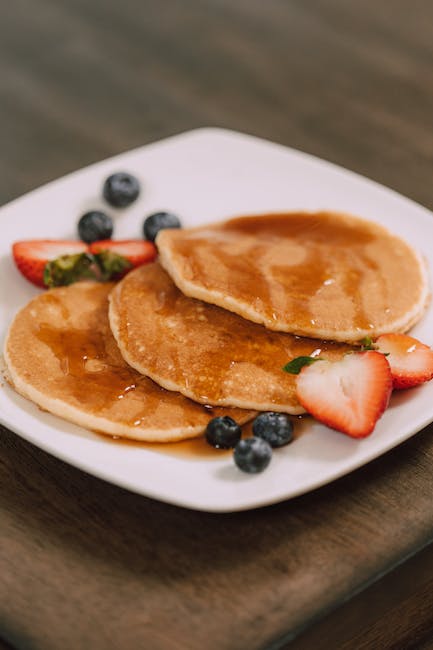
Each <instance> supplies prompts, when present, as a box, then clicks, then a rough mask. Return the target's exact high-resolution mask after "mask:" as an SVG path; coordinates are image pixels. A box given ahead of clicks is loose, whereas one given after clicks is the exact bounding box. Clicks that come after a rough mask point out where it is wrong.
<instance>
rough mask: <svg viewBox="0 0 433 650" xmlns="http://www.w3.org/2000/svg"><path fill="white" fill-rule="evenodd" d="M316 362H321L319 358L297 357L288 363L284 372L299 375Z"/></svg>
mask: <svg viewBox="0 0 433 650" xmlns="http://www.w3.org/2000/svg"><path fill="white" fill-rule="evenodd" d="M316 361H320V359H319V357H296V358H295V359H292V360H291V361H289V363H286V365H285V366H284V367H283V370H284V372H289V373H290V374H292V375H299V373H300V372H301V370H302V368H303V367H304V366H311V364H313V363H315V362H316Z"/></svg>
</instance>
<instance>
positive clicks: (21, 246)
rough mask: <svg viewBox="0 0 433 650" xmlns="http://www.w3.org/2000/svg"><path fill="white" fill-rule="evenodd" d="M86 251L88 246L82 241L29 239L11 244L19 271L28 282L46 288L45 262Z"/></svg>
mask: <svg viewBox="0 0 433 650" xmlns="http://www.w3.org/2000/svg"><path fill="white" fill-rule="evenodd" d="M87 251H88V246H87V244H84V243H83V242H79V241H67V240H57V239H30V240H26V241H18V242H15V243H14V244H13V246H12V255H13V258H14V261H15V264H16V266H17V268H18V269H19V271H20V272H21V273H22V274H23V276H24V277H25V278H26V279H27V280H29V282H32V283H33V284H35V285H36V286H38V287H43V288H46V284H45V283H44V270H45V267H46V265H47V262H50V261H51V260H54V259H56V258H57V257H63V256H64V255H77V254H80V253H86V252H87Z"/></svg>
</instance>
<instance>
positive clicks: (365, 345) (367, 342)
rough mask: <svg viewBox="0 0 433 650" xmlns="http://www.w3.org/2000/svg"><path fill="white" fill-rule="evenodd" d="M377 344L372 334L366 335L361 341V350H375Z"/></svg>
mask: <svg viewBox="0 0 433 650" xmlns="http://www.w3.org/2000/svg"><path fill="white" fill-rule="evenodd" d="M375 349H376V346H375V345H374V343H373V339H372V338H371V336H366V337H365V338H363V339H362V341H361V350H375Z"/></svg>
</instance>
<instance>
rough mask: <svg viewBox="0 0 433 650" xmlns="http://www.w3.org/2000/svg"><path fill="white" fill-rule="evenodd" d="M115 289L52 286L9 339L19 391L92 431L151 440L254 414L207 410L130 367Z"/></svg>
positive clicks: (13, 375)
mask: <svg viewBox="0 0 433 650" xmlns="http://www.w3.org/2000/svg"><path fill="white" fill-rule="evenodd" d="M112 287H113V285H112V284H97V283H87V282H82V283H78V284H74V285H71V286H69V287H63V288H59V289H52V290H50V291H48V292H46V293H43V294H41V295H39V296H38V297H36V298H34V299H33V300H32V301H31V302H30V303H29V304H28V305H27V306H26V307H24V309H22V310H21V311H20V312H19V313H18V315H17V316H16V317H15V320H14V321H13V323H12V325H11V327H10V330H9V333H8V337H7V340H6V344H5V360H6V364H7V370H8V373H9V378H10V380H11V382H12V384H13V386H14V387H15V389H16V390H17V392H18V393H20V394H21V395H24V397H27V398H29V399H30V400H32V401H33V402H35V403H36V404H38V405H39V406H40V407H41V408H42V409H44V410H47V411H50V412H51V413H54V414H55V415H59V416H60V417H62V418H64V419H66V420H70V421H71V422H74V423H76V424H78V425H81V426H83V427H87V428H88V429H93V430H96V431H100V432H102V433H108V434H111V435H116V436H124V437H128V438H134V439H136V440H146V441H150V442H154V441H157V442H166V441H174V440H182V439H184V438H192V437H195V436H197V435H199V434H200V433H202V432H203V430H204V428H205V427H206V424H207V423H208V421H209V420H210V419H211V418H212V417H215V416H217V415H230V416H231V417H233V418H234V419H236V421H238V422H239V423H242V422H245V421H246V420H248V419H249V418H251V417H252V414H251V413H246V412H245V411H240V410H236V409H233V410H230V409H207V408H205V407H203V406H202V405H200V404H196V403H194V402H192V401H190V400H188V399H186V398H185V397H183V395H180V394H178V393H173V392H171V391H166V390H164V389H163V388H161V387H160V386H157V385H156V384H154V383H153V382H152V381H151V380H150V379H148V378H147V377H143V376H142V375H140V374H139V373H138V372H136V371H135V370H133V369H132V368H129V367H128V366H127V365H126V363H125V362H124V360H123V358H122V356H121V354H120V352H119V349H118V347H117V345H116V342H115V340H114V338H113V336H112V334H111V331H110V328H109V324H108V294H109V292H110V291H111V289H112Z"/></svg>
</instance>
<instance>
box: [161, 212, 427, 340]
mask: <svg viewBox="0 0 433 650" xmlns="http://www.w3.org/2000/svg"><path fill="white" fill-rule="evenodd" d="M288 214H289V213H288ZM335 214H338V215H340V216H343V217H344V216H347V217H349V218H353V219H357V220H359V221H365V222H366V223H367V224H373V225H374V226H377V227H379V228H381V229H383V230H384V231H385V232H386V233H387V234H388V235H391V236H392V237H396V238H398V239H399V240H400V241H402V242H403V243H404V244H405V245H406V246H407V247H408V249H409V250H410V251H411V253H412V254H413V256H414V258H415V260H416V262H417V264H418V269H419V272H420V276H421V281H422V283H423V284H422V288H421V292H420V294H421V295H420V299H419V300H418V302H417V303H415V305H414V306H413V308H412V309H411V310H410V311H409V312H407V313H406V314H404V315H403V316H402V317H400V318H398V319H396V320H394V321H392V322H391V323H390V324H389V325H388V326H386V327H379V328H375V329H362V330H358V331H357V332H356V333H354V332H353V330H343V331H335V332H331V331H330V330H322V329H318V328H312V329H308V328H306V329H302V328H299V329H298V328H288V327H287V325H286V323H285V322H283V321H279V320H270V319H266V318H265V317H264V316H262V315H261V314H259V313H258V312H256V311H255V310H254V309H252V308H251V307H250V306H249V305H248V304H246V303H244V302H242V301H239V300H235V299H234V298H232V297H231V296H227V295H225V294H224V293H222V292H221V291H216V290H215V289H212V291H211V292H210V291H206V290H205V289H203V288H202V286H201V285H199V284H196V283H195V282H193V281H191V280H185V279H184V278H183V277H182V276H181V275H180V273H179V271H178V268H176V265H175V264H174V263H173V260H172V257H173V256H172V255H171V254H170V253H169V252H168V251H169V250H170V249H169V246H162V247H160V246H159V243H160V242H161V241H162V242H163V241H164V239H165V238H167V237H170V236H171V233H168V235H166V232H168V231H164V230H161V231H160V232H159V233H158V236H157V238H156V241H155V243H156V246H157V248H158V253H159V262H160V264H161V266H162V267H163V268H164V269H165V270H166V271H167V273H168V274H169V276H170V277H171V279H172V280H173V282H174V283H175V285H176V286H177V288H178V289H179V290H180V291H181V292H182V293H183V294H184V295H185V296H188V297H189V298H195V299H197V300H202V301H203V302H207V303H209V304H212V305H216V306H217V307H221V308H223V309H227V310H228V311H231V312H233V313H235V314H237V315H238V316H240V317H241V318H245V319H247V320H250V321H252V322H253V323H257V324H258V325H263V326H264V327H266V328H267V329H269V330H271V331H276V332H286V333H289V334H293V335H294V336H305V337H308V338H313V339H322V340H325V341H335V342H337V343H349V344H351V345H360V344H361V342H362V339H364V338H365V337H372V338H377V337H379V336H381V335H382V334H389V333H405V332H408V331H409V330H410V329H411V328H412V327H413V326H414V325H416V323H418V322H419V321H420V319H421V318H422V316H423V314H424V313H425V311H426V309H427V307H428V305H429V302H430V297H431V293H430V288H429V276H428V265H427V262H426V260H425V259H424V257H423V256H422V255H421V254H420V253H419V252H418V251H417V250H416V249H414V248H413V247H412V246H411V245H410V244H408V243H407V242H406V241H405V240H404V239H403V238H402V237H399V236H398V235H394V234H393V233H392V232H391V231H390V230H388V229H387V228H386V227H385V226H382V225H381V224H377V223H375V222H374V221H368V220H367V219H362V218H361V217H355V216H354V215H350V214H347V213H343V212H335ZM233 218H236V217H233ZM226 221H230V219H228V220H226ZM221 223H224V222H217V223H214V224H210V225H209V227H212V226H216V225H218V224H221ZM202 228H204V226H197V227H195V228H191V229H190V230H192V231H193V230H198V229H202ZM241 309H242V310H243V311H242V312H241V311H240V310H241Z"/></svg>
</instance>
